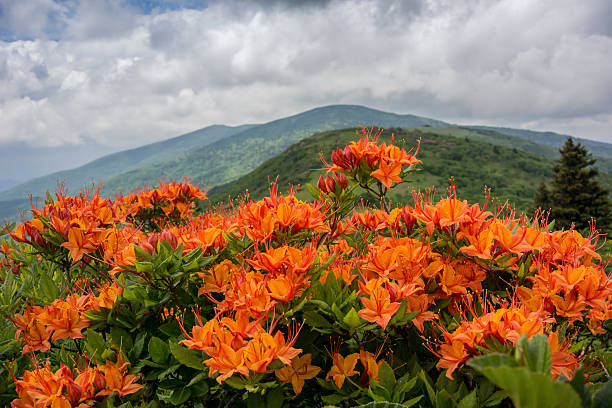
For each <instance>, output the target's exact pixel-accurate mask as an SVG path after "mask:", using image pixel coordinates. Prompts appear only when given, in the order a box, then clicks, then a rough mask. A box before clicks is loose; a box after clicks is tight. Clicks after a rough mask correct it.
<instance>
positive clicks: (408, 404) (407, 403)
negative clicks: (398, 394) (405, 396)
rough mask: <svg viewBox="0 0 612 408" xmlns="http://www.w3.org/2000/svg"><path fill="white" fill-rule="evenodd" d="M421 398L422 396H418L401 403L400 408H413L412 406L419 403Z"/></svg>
mask: <svg viewBox="0 0 612 408" xmlns="http://www.w3.org/2000/svg"><path fill="white" fill-rule="evenodd" d="M421 398H423V395H418V396H416V397H414V398H411V399H409V400H408V401H404V402H402V407H406V408H409V407H411V406H413V405H414V404H416V403H417V402H419V401H420V400H421Z"/></svg>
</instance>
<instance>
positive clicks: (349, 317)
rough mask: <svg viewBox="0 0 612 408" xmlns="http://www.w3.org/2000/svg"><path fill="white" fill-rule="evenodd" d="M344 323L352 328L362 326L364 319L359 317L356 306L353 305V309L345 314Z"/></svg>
mask: <svg viewBox="0 0 612 408" xmlns="http://www.w3.org/2000/svg"><path fill="white" fill-rule="evenodd" d="M342 321H343V322H344V324H346V325H347V326H348V327H349V328H350V329H351V330H354V329H355V328H357V327H359V326H361V324H362V323H363V322H364V320H362V319H361V317H359V315H358V314H357V311H356V310H355V308H353V307H351V310H349V312H348V313H347V314H346V315H345V316H344V318H343V319H342Z"/></svg>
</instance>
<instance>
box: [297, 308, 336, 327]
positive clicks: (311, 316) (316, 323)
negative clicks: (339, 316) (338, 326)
mask: <svg viewBox="0 0 612 408" xmlns="http://www.w3.org/2000/svg"><path fill="white" fill-rule="evenodd" d="M303 317H304V320H305V321H306V323H308V324H309V325H310V326H312V327H315V328H326V327H331V323H330V322H329V321H328V320H327V319H326V318H325V317H323V316H321V315H320V314H319V313H317V312H310V311H309V312H304V313H303Z"/></svg>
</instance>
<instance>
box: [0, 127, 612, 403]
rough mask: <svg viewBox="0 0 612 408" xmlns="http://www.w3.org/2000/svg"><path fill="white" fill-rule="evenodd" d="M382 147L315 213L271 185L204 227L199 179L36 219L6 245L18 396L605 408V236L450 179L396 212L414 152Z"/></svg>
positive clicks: (356, 165)
mask: <svg viewBox="0 0 612 408" xmlns="http://www.w3.org/2000/svg"><path fill="white" fill-rule="evenodd" d="M378 136H379V133H375V132H374V131H373V130H372V129H363V131H362V134H361V137H360V138H359V140H358V141H356V142H351V143H350V144H349V145H347V146H346V147H345V148H343V149H337V150H336V151H335V152H334V153H333V154H332V156H331V162H329V163H328V162H326V161H325V160H324V164H325V165H326V167H327V172H326V174H325V175H323V176H321V178H320V179H319V182H318V184H317V186H316V187H315V186H311V185H309V186H307V188H308V189H309V190H310V192H311V193H312V195H313V196H314V200H313V201H312V202H305V201H300V200H298V199H297V198H296V197H295V195H294V194H293V192H290V193H289V194H288V195H283V194H280V193H278V192H277V191H276V186H275V185H271V186H270V194H269V196H268V197H266V198H264V199H263V200H260V201H253V200H249V198H248V194H247V196H246V198H244V199H243V200H241V201H239V202H236V203H235V204H234V205H233V206H232V207H231V208H220V207H219V208H210V209H209V210H208V211H204V212H203V213H201V214H195V213H194V208H195V202H196V201H197V200H202V199H205V193H204V191H203V190H201V189H199V188H197V187H195V186H193V185H190V184H188V183H186V182H184V183H161V184H160V185H159V186H157V187H156V188H150V189H145V190H142V191H140V192H136V193H134V194H131V195H128V196H125V197H117V198H115V199H109V198H102V197H100V196H99V194H97V193H96V192H90V193H89V194H88V193H83V194H81V195H78V196H68V195H66V194H65V193H64V192H62V191H60V192H58V193H57V194H56V196H55V197H54V198H52V197H49V198H48V200H47V202H46V203H45V206H44V207H43V208H42V209H32V210H31V211H32V218H31V219H30V220H25V219H24V221H23V222H22V223H21V224H19V225H17V226H16V228H14V229H13V228H10V227H7V233H10V237H11V239H5V241H4V242H3V244H2V254H3V258H1V259H2V265H3V266H2V279H3V288H2V290H3V301H4V304H3V309H2V310H3V312H4V313H5V314H8V315H9V316H8V317H9V318H10V321H11V322H12V324H11V326H12V327H7V328H6V329H7V330H5V331H4V333H3V336H5V337H3V340H2V344H1V346H0V347H1V348H0V357H1V358H2V360H3V365H4V368H3V370H6V371H7V372H10V373H11V375H12V378H13V384H12V385H11V384H9V383H7V382H5V383H0V386H1V387H2V389H1V390H0V391H1V392H2V397H1V398H3V400H2V402H4V403H5V404H8V403H9V402H11V404H12V406H13V407H34V406H36V407H48V406H51V407H86V406H92V405H95V404H99V405H100V406H105V407H114V406H121V407H162V406H186V407H203V406H228V407H229V406H247V407H281V406H289V405H291V406H294V407H312V406H323V405H327V406H339V407H340V406H342V407H344V406H358V405H362V406H364V407H409V406H417V405H418V406H422V407H489V406H509V405H510V404H511V403H514V404H515V405H516V406H519V407H527V406H529V407H537V406H547V407H548V406H551V407H553V406H564V407H578V406H591V405H592V406H604V405H605V404H606V403H607V401H609V400H608V399H607V398H608V397H609V396H610V393H611V389H610V388H611V383H610V382H609V381H608V376H609V375H608V373H609V370H610V365H611V356H612V354H611V352H610V351H611V350H610V344H609V343H606V341H608V340H609V334H610V317H611V309H610V301H611V299H610V293H611V291H612V284H611V281H610V279H609V277H608V276H607V275H606V273H605V272H604V269H603V265H604V262H603V261H602V260H601V257H600V256H599V255H598V254H597V253H596V251H595V249H596V244H597V234H596V233H595V232H594V231H593V232H591V235H590V236H588V237H584V236H582V235H580V234H579V233H578V232H576V231H574V230H569V231H549V230H548V228H547V226H546V224H545V223H543V222H542V221H543V220H542V219H540V217H538V216H536V217H535V218H534V219H526V218H525V217H524V216H518V217H517V216H516V215H515V214H514V213H513V211H511V210H509V209H508V208H506V207H504V208H496V209H495V210H494V211H489V210H487V208H486V207H487V205H486V201H487V200H485V205H484V207H483V208H480V206H479V205H478V204H474V205H470V204H468V203H467V202H466V201H460V200H459V199H458V198H457V195H456V193H455V191H454V185H453V183H452V182H451V188H450V190H449V192H448V195H447V196H446V197H444V198H442V199H440V200H435V199H434V194H433V192H424V193H420V192H415V193H414V194H413V199H414V203H413V204H412V205H405V206H401V207H396V206H394V205H393V203H391V202H390V201H389V200H388V199H387V198H386V197H387V193H388V191H389V190H390V189H392V188H394V187H395V186H396V185H397V184H400V183H402V182H403V181H404V179H406V177H407V176H408V175H409V174H410V173H412V172H413V171H414V170H416V168H417V166H418V165H419V163H420V161H419V160H418V159H417V158H416V156H417V153H418V147H417V149H416V150H415V151H414V152H410V151H406V150H405V149H404V147H403V145H401V144H400V145H397V144H394V143H393V142H392V143H390V144H386V143H379V141H378ZM364 192H365V193H367V194H369V195H370V200H369V201H367V202H365V201H360V200H358V199H357V197H358V196H359V195H360V194H363V193H364ZM367 203H375V205H371V204H367ZM13 336H14V338H13ZM26 357H28V358H26ZM607 381H608V382H607ZM591 396H592V397H591Z"/></svg>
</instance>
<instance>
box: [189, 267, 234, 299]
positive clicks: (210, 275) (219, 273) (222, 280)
mask: <svg viewBox="0 0 612 408" xmlns="http://www.w3.org/2000/svg"><path fill="white" fill-rule="evenodd" d="M237 272H238V266H237V265H234V264H233V263H232V262H231V261H229V260H227V259H225V260H223V261H222V262H221V263H219V264H217V265H215V266H213V267H212V268H210V269H209V270H207V271H206V272H204V273H199V274H198V276H200V278H202V280H203V281H204V286H202V287H201V288H200V289H198V296H201V295H203V294H205V293H208V292H225V290H226V289H227V286H228V283H229V281H230V276H231V275H233V274H235V273H237Z"/></svg>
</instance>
